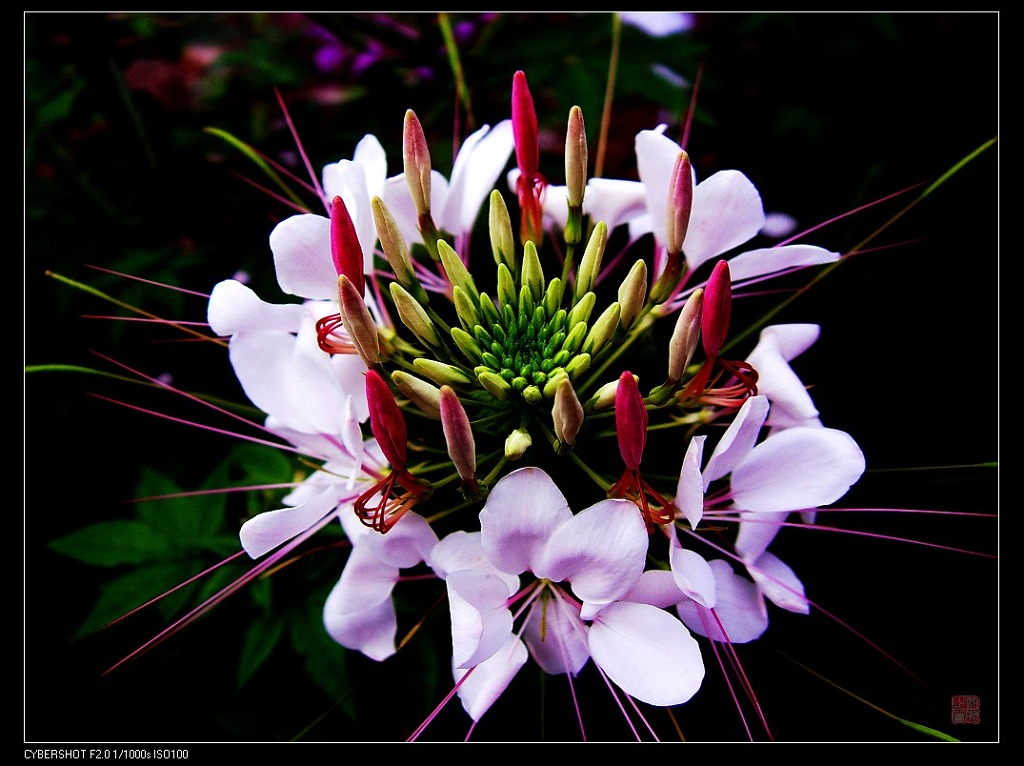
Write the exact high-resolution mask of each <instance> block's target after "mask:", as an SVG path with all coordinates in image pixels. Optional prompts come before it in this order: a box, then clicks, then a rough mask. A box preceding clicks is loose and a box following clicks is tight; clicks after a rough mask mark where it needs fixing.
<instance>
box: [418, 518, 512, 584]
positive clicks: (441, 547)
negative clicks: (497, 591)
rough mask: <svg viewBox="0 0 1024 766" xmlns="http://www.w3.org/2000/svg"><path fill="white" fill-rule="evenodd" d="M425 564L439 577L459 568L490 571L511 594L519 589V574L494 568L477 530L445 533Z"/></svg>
mask: <svg viewBox="0 0 1024 766" xmlns="http://www.w3.org/2000/svg"><path fill="white" fill-rule="evenodd" d="M427 564H428V565H429V566H430V568H431V569H433V570H434V573H435V574H436V575H437V576H438V577H440V578H441V579H445V578H447V577H448V575H449V573H451V572H457V571H459V570H461V569H475V570H477V571H481V572H490V573H491V574H493V575H495V576H497V577H499V578H501V580H502V581H503V582H504V583H505V586H506V588H507V589H508V595H509V596H511V595H512V594H514V593H515V592H516V591H517V590H519V576H518V575H510V574H506V573H505V572H502V571H500V570H498V569H497V568H495V566H494V565H493V564H492V563H491V560H490V559H489V558H487V554H486V553H484V549H483V546H482V545H481V544H480V533H479V532H464V531H462V530H459V531H456V532H452V533H450V534H448V535H445V536H444V537H443V538H442V539H441V541H440V542H438V544H437V545H435V546H434V547H433V548H432V549H431V551H430V556H429V558H428V559H427Z"/></svg>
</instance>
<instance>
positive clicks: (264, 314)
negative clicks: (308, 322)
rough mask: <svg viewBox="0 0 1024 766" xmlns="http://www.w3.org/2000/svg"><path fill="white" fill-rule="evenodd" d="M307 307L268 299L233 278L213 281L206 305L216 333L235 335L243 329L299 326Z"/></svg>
mask: <svg viewBox="0 0 1024 766" xmlns="http://www.w3.org/2000/svg"><path fill="white" fill-rule="evenodd" d="M304 312H305V309H304V308H303V307H302V305H301V304H298V303H267V302H266V301H264V300H261V299H260V297H259V296H258V295H256V293H255V292H253V291H252V289H251V288H249V287H247V286H245V285H243V284H242V283H241V282H239V281H237V280H234V279H225V280H224V281H223V282H218V283H217V284H216V285H214V288H213V291H212V292H211V293H210V302H209V304H208V305H207V308H206V320H207V321H208V322H209V323H210V329H211V330H213V331H214V332H215V333H217V335H221V336H227V335H234V334H235V333H236V332H239V331H241V330H283V331H284V332H295V331H296V330H298V329H299V323H300V322H301V321H302V316H303V313H304Z"/></svg>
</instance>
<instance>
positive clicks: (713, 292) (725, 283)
mask: <svg viewBox="0 0 1024 766" xmlns="http://www.w3.org/2000/svg"><path fill="white" fill-rule="evenodd" d="M731 313H732V278H731V276H730V274H729V262H728V261H724V260H722V261H719V262H718V263H716V264H715V268H714V270H713V271H712V272H711V276H710V278H708V283H707V286H706V287H705V288H704V307H703V309H702V310H701V320H700V333H701V337H702V340H703V343H704V353H705V354H707V357H708V359H713V358H715V357H717V356H718V352H719V351H721V350H722V346H723V345H724V343H725V336H726V334H727V333H728V332H729V316H730V314H731Z"/></svg>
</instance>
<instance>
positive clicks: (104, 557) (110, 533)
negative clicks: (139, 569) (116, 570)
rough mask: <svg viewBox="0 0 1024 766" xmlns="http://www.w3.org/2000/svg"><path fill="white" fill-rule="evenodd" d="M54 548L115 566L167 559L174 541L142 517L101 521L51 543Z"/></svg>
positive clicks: (73, 555)
mask: <svg viewBox="0 0 1024 766" xmlns="http://www.w3.org/2000/svg"><path fill="white" fill-rule="evenodd" d="M49 546H50V548H51V549H52V550H54V551H56V552H57V553H60V554H63V555H65V556H69V557H71V558H73V559H76V560H78V561H82V562H85V563H86V564H93V565H95V566H102V567H115V566H120V565H122V564H147V563H152V562H157V561H162V560H165V559H167V557H168V554H169V553H170V551H171V547H170V545H168V543H167V540H166V539H164V538H163V537H162V536H161V535H160V534H159V533H157V532H156V531H154V530H153V528H152V527H150V526H149V525H148V524H146V523H144V522H141V521H129V520H115V521H101V522H99V523H97V524H91V525H89V526H87V527H84V528H82V529H79V530H76V531H75V532H72V533H70V534H68V535H65V536H64V537H60V538H58V539H56V540H52V541H51V542H50V543H49Z"/></svg>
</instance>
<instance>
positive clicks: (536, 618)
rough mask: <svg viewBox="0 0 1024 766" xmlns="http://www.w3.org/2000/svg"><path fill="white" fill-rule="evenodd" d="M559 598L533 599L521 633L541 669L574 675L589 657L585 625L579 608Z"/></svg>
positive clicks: (555, 673)
mask: <svg viewBox="0 0 1024 766" xmlns="http://www.w3.org/2000/svg"><path fill="white" fill-rule="evenodd" d="M571 609H572V607H570V606H569V604H568V603H567V602H566V601H565V600H564V599H561V598H547V599H546V600H544V601H535V602H534V603H533V605H532V606H531V607H530V613H529V614H528V615H527V617H526V625H525V630H524V631H523V637H524V640H525V641H526V647H527V648H528V649H529V650H530V656H531V657H533V660H534V662H536V663H537V664H538V665H540V667H541V669H542V670H543V671H544V672H545V673H551V674H552V675H557V674H559V673H571V674H572V675H576V674H577V673H579V672H580V669H581V668H582V667H583V666H584V665H585V664H586V662H587V660H588V659H590V650H589V649H588V648H587V630H588V628H587V626H586V625H585V624H584V622H583V621H582V620H581V619H580V616H579V610H578V608H577V609H576V612H575V613H574V612H572V611H571Z"/></svg>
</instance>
